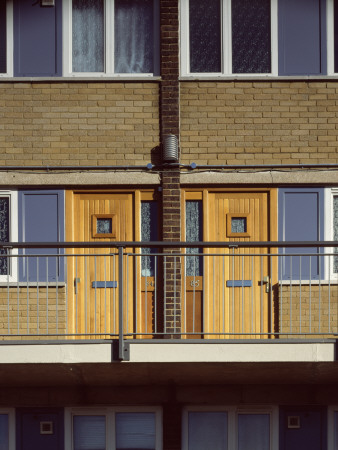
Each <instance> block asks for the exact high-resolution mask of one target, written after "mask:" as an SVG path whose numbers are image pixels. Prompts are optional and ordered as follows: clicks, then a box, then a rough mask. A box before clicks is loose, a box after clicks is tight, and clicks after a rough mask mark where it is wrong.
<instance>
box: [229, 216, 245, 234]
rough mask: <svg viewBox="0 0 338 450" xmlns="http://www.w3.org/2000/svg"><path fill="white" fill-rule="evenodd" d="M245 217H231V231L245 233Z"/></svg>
mask: <svg viewBox="0 0 338 450" xmlns="http://www.w3.org/2000/svg"><path fill="white" fill-rule="evenodd" d="M246 231H247V225H246V217H232V218H231V233H246Z"/></svg>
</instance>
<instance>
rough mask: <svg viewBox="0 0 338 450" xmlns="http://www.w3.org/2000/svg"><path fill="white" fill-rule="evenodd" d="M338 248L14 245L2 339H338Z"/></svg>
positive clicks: (0, 314) (5, 281)
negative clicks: (337, 335)
mask: <svg viewBox="0 0 338 450" xmlns="http://www.w3.org/2000/svg"><path fill="white" fill-rule="evenodd" d="M336 245H337V243H336V242H303V243H300V242H297V243H290V242H289V243H286V242H283V243H272V242H250V243H248V242H246V243H245V242H233V243H231V242H230V243H229V242H227V243H226V244H225V243H221V242H212V243H211V242H210V243H194V244H187V243H163V242H151V243H150V242H147V243H135V242H115V243H108V242H104V243H99V244H97V243H63V244H55V243H32V244H19V243H17V244H14V243H11V244H9V243H7V244H3V245H2V246H1V248H2V250H1V252H2V254H3V256H1V257H0V266H1V267H0V269H1V276H0V318H1V323H0V336H1V339H2V340H14V339H15V340H27V339H29V340H32V339H33V340H35V339H57V340H61V339H62V340H64V339H68V340H69V339H117V340H119V342H120V343H121V345H122V344H123V342H125V341H127V340H130V339H142V340H153V339H163V338H175V339H180V340H189V339H194V340H196V339H197V340H211V339H221V340H228V339H232V340H233V339H241V340H243V339H244V340H249V339H250V340H252V339H255V340H262V339H265V340H266V339H270V340H276V339H295V338H299V337H301V338H335V337H336V334H337V332H338V254H337V253H336V251H337V250H336V247H335V246H336Z"/></svg>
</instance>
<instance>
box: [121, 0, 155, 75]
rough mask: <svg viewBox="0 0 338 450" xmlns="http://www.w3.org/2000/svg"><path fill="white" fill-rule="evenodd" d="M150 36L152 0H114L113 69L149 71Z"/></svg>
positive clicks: (151, 36) (151, 47) (134, 71)
mask: <svg viewBox="0 0 338 450" xmlns="http://www.w3.org/2000/svg"><path fill="white" fill-rule="evenodd" d="M153 40H154V36H153V0H115V73H152V72H153Z"/></svg>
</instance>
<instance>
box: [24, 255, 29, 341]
mask: <svg viewBox="0 0 338 450" xmlns="http://www.w3.org/2000/svg"><path fill="white" fill-rule="evenodd" d="M25 259H26V273H27V279H26V288H27V289H26V290H27V313H26V315H27V334H29V281H28V280H29V273H28V271H29V264H28V258H25Z"/></svg>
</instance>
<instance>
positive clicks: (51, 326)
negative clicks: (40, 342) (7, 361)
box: [0, 287, 67, 340]
mask: <svg viewBox="0 0 338 450" xmlns="http://www.w3.org/2000/svg"><path fill="white" fill-rule="evenodd" d="M66 326H67V325H66V288H65V287H58V290H57V292H56V289H55V287H54V288H53V287H49V288H48V290H47V289H46V287H39V288H36V287H29V288H27V287H24V288H20V289H17V288H16V287H15V288H10V289H9V290H7V288H6V287H2V288H0V339H6V337H4V335H10V337H9V339H11V340H13V338H14V337H13V335H16V334H21V335H22V336H21V337H15V339H25V335H29V334H31V335H32V334H35V335H37V334H40V335H42V336H41V339H47V338H48V337H47V336H43V334H45V335H46V334H50V335H51V334H64V333H66ZM50 338H51V339H58V337H55V336H50ZM26 339H29V337H28V336H27V338H26ZM34 339H35V337H34Z"/></svg>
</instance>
